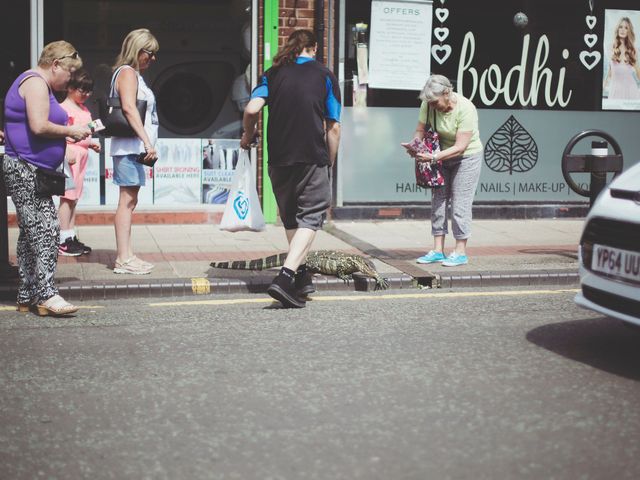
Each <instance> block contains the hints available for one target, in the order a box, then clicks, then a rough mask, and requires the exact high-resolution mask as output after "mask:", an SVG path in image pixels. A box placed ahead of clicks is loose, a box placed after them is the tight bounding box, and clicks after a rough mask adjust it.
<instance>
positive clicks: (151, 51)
mask: <svg viewBox="0 0 640 480" xmlns="http://www.w3.org/2000/svg"><path fill="white" fill-rule="evenodd" d="M141 50H142V51H143V52H144V53H146V54H147V55H149V56H150V57H154V58H158V54H157V53H156V52H154V51H153V50H147V49H146V48H141Z"/></svg>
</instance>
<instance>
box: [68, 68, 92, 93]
mask: <svg viewBox="0 0 640 480" xmlns="http://www.w3.org/2000/svg"><path fill="white" fill-rule="evenodd" d="M68 86H69V87H70V88H75V89H80V90H83V91H85V92H92V91H93V78H91V75H89V72H87V71H86V70H85V69H84V68H79V69H78V70H76V71H74V72H73V73H72V74H71V79H70V80H69V84H68Z"/></svg>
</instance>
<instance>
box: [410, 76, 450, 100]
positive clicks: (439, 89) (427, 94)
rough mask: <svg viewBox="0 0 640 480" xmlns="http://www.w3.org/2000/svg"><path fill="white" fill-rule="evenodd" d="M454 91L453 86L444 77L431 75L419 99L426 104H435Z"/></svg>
mask: <svg viewBox="0 0 640 480" xmlns="http://www.w3.org/2000/svg"><path fill="white" fill-rule="evenodd" d="M452 91H453V85H451V82H450V81H449V79H448V78H447V77H445V76H444V75H431V76H430V77H429V78H427V83H425V84H424V87H423V88H422V91H421V92H420V95H419V96H418V98H419V99H420V100H422V101H425V102H435V101H436V100H438V99H439V98H440V97H442V96H443V95H447V94H449V93H451V92H452Z"/></svg>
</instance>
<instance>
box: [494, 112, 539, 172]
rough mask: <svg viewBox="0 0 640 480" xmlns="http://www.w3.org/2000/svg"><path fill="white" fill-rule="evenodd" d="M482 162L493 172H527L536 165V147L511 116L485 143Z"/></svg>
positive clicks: (527, 133) (533, 141)
mask: <svg viewBox="0 0 640 480" xmlns="http://www.w3.org/2000/svg"><path fill="white" fill-rule="evenodd" d="M484 161H485V163H486V164H487V167H489V168H490V169H491V170H493V171H494V172H499V173H502V172H509V175H513V172H516V173H523V172H528V171H529V170H531V169H532V168H533V167H535V166H536V163H538V145H537V144H536V141H535V140H534V139H533V137H532V136H531V135H530V134H529V132H527V131H526V130H525V129H524V127H523V126H522V125H520V124H519V123H518V121H517V120H516V119H515V118H514V117H513V115H511V116H510V117H509V118H508V119H507V121H506V122H504V124H503V125H502V126H501V127H500V128H499V129H498V130H496V132H495V133H494V134H493V135H492V136H491V138H490V139H489V141H488V142H487V145H486V146H485V149H484Z"/></svg>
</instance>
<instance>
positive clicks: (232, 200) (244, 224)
mask: <svg viewBox="0 0 640 480" xmlns="http://www.w3.org/2000/svg"><path fill="white" fill-rule="evenodd" d="M264 228H265V224H264V216H263V215H262V209H261V208H260V201H259V200H258V192H257V190H256V182H255V180H254V179H253V174H252V173H251V160H249V152H247V151H246V150H240V158H239V159H238V165H237V166H236V171H235V172H234V174H233V177H232V178H231V191H230V192H229V198H228V199H227V204H226V206H225V207H224V214H223V215H222V220H221V221H220V230H227V231H229V232H240V231H247V230H249V231H254V232H259V231H261V230H264Z"/></svg>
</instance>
